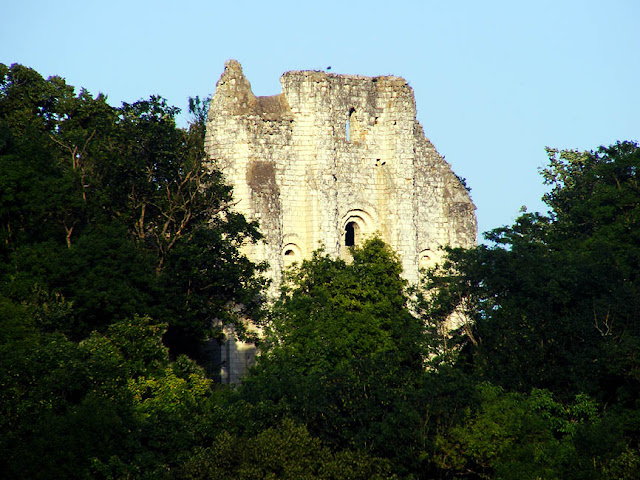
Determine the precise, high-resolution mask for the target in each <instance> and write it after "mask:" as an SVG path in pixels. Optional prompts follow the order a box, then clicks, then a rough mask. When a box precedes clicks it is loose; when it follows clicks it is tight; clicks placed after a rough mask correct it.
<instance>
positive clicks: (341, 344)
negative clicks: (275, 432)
mask: <svg viewBox="0 0 640 480" xmlns="http://www.w3.org/2000/svg"><path fill="white" fill-rule="evenodd" d="M352 255H353V262H352V263H350V264H347V263H345V262H344V261H342V260H337V259H332V258H330V257H328V256H326V255H324V254H323V253H322V252H321V251H320V252H316V253H315V254H314V256H313V257H312V259H311V260H308V261H304V262H303V263H302V265H301V266H300V267H299V268H298V269H295V270H294V271H293V272H292V274H291V283H290V286H289V287H288V288H287V289H285V291H284V292H283V296H282V298H281V299H280V300H279V301H278V302H277V303H276V305H275V306H274V309H273V312H272V314H271V323H270V324H269V328H268V331H267V335H266V339H265V345H264V347H263V349H262V351H261V352H262V353H261V356H260V357H259V359H258V363H257V366H256V368H255V369H253V370H252V371H251V373H250V374H249V376H248V377H247V378H246V380H245V381H244V383H243V387H242V390H241V394H242V396H243V397H244V398H246V399H247V400H248V401H250V402H252V403H254V404H255V403H260V402H272V403H274V404H276V405H279V406H280V408H281V409H283V410H282V411H284V412H289V413H290V414H291V415H292V416H293V417H294V418H295V419H298V420H299V421H302V422H304V423H305V424H306V425H307V426H308V428H309V431H310V432H311V433H312V434H313V435H315V436H318V437H319V438H320V439H321V440H323V441H325V442H327V443H328V444H329V445H331V446H332V447H333V448H337V449H361V450H364V451H365V452H368V453H370V454H372V455H375V456H380V457H384V458H393V459H395V463H396V465H397V466H398V468H400V469H411V468H415V467H416V462H417V454H416V451H417V448H418V445H419V443H420V442H419V438H420V426H421V408H422V407H421V405H420V400H421V399H420V395H421V385H422V382H423V378H424V377H423V375H424V364H423V353H424V350H423V348H424V345H423V328H422V325H421V323H420V321H419V320H417V319H416V318H415V317H414V316H412V315H411V313H410V312H409V311H408V307H407V296H406V293H405V287H406V282H405V281H404V280H403V279H402V278H401V277H400V273H401V271H402V268H401V265H400V263H399V261H398V259H397V257H396V256H395V255H394V254H393V253H392V252H391V251H390V249H389V247H388V246H386V245H385V244H384V243H383V242H382V241H381V240H379V239H377V238H376V239H371V240H369V241H367V242H366V243H365V244H364V245H363V246H362V247H361V248H357V247H356V248H354V249H353V251H352ZM405 471H406V470H405Z"/></svg>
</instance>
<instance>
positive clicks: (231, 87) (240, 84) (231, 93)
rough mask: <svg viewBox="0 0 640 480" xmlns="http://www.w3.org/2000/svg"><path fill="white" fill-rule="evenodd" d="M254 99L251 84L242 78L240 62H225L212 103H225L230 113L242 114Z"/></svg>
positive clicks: (245, 78)
mask: <svg viewBox="0 0 640 480" xmlns="http://www.w3.org/2000/svg"><path fill="white" fill-rule="evenodd" d="M255 99H256V97H255V96H254V94H253V92H252V91H251V83H249V80H247V77H245V76H244V73H243V72H242V65H240V62H238V61H237V60H227V61H226V62H225V63H224V72H222V75H220V79H219V80H218V83H216V92H215V94H214V96H213V99H212V103H219V102H224V103H227V104H229V105H230V106H231V110H232V112H231V113H233V114H244V113H246V111H247V109H249V108H251V106H252V105H253V103H255Z"/></svg>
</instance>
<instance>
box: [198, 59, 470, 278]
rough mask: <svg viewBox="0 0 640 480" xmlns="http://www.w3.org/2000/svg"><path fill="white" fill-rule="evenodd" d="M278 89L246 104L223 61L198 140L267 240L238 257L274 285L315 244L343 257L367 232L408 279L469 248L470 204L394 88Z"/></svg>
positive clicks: (290, 83) (235, 67) (311, 75)
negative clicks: (454, 250)
mask: <svg viewBox="0 0 640 480" xmlns="http://www.w3.org/2000/svg"><path fill="white" fill-rule="evenodd" d="M281 84H282V93H281V94H279V95H275V96H271V97H255V96H254V95H253V93H252V91H251V86H250V84H249V82H248V81H247V79H246V78H245V76H244V75H243V73H242V68H241V66H240V64H239V63H238V62H236V61H234V60H231V61H228V62H227V63H226V65H225V70H224V73H223V74H222V76H221V77H220V80H219V81H218V84H217V88H216V93H215V95H214V97H213V99H212V101H211V107H210V110H209V118H208V123H207V137H206V148H207V152H208V155H209V157H210V159H211V162H212V163H213V164H214V165H216V166H217V167H218V168H220V169H221V170H222V171H223V172H224V174H225V176H226V179H227V181H228V182H229V183H230V184H232V185H233V188H234V198H235V200H236V201H237V202H238V203H237V209H238V210H239V211H241V212H243V213H244V214H245V215H246V216H247V217H248V218H249V219H252V220H253V219H256V220H258V221H259V222H260V225H261V229H262V232H263V233H264V235H265V239H266V242H264V243H262V244H260V245H256V246H252V247H250V251H249V252H248V253H249V255H250V256H251V258H253V259H254V260H256V261H262V260H267V261H268V262H269V264H270V265H271V272H270V274H271V275H272V277H273V279H274V284H275V285H278V284H279V283H280V281H281V278H282V271H283V268H284V267H286V266H287V265H288V264H290V263H292V262H293V261H297V260H300V259H302V258H305V257H308V256H309V255H310V254H311V252H312V251H313V250H315V249H317V248H318V247H320V246H321V245H324V247H325V249H326V251H327V252H328V253H330V254H333V255H336V256H342V257H344V258H348V249H347V248H346V246H345V243H347V244H348V243H351V240H350V238H353V241H354V242H355V243H358V242H359V241H361V240H362V239H363V238H364V237H365V236H366V235H369V234H373V233H376V232H377V233H378V234H379V235H380V236H381V238H382V239H383V240H384V241H386V242H387V243H389V244H390V245H391V247H392V248H393V249H394V250H395V251H396V252H398V254H399V255H400V258H401V260H402V265H403V268H404V275H405V277H406V278H407V279H408V280H409V281H411V282H416V281H417V280H418V269H419V267H422V266H428V265H429V264H430V263H432V262H433V261H434V260H435V259H436V258H437V256H438V247H440V246H442V245H452V246H465V247H469V246H472V245H474V244H475V242H476V230H477V227H476V218H475V213H474V211H475V207H474V205H473V203H472V201H471V199H470V197H469V195H468V192H467V191H466V189H465V188H464V187H463V186H462V185H461V184H460V182H459V180H458V179H457V177H456V176H455V175H454V174H453V172H452V171H451V168H450V166H449V165H448V164H447V163H446V162H445V161H444V159H443V158H442V157H441V156H440V155H439V154H438V152H437V151H436V149H435V148H434V147H433V145H432V144H431V142H430V141H429V140H427V138H426V137H425V135H424V132H423V129H422V127H421V126H420V124H419V123H418V122H417V121H416V106H415V100H414V96H413V90H412V89H411V87H410V86H409V85H408V84H407V82H406V81H405V80H404V79H402V78H399V77H392V76H385V77H363V76H353V75H335V74H328V73H325V72H317V71H293V72H287V73H285V74H284V75H283V76H282V78H281ZM348 230H351V231H349V233H347V231H348Z"/></svg>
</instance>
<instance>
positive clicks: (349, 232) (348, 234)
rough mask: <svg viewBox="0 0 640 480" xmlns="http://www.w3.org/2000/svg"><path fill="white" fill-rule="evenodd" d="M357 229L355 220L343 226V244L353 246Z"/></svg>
mask: <svg viewBox="0 0 640 480" xmlns="http://www.w3.org/2000/svg"><path fill="white" fill-rule="evenodd" d="M357 231H358V224H357V223H356V222H349V223H347V226H346V227H345V228H344V246H345V247H353V246H354V245H355V244H356V233H357Z"/></svg>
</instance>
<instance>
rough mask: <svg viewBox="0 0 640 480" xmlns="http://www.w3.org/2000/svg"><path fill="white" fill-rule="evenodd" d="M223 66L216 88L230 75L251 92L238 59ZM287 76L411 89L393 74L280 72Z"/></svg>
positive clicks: (403, 80)
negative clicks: (382, 81) (388, 85)
mask: <svg viewBox="0 0 640 480" xmlns="http://www.w3.org/2000/svg"><path fill="white" fill-rule="evenodd" d="M224 67H225V68H224V71H223V72H222V75H221V76H220V79H219V80H218V83H217V84H216V89H217V88H219V87H220V86H221V85H224V83H225V82H226V81H227V80H228V79H229V78H228V77H230V78H235V79H238V80H244V81H243V82H242V83H244V85H243V86H244V87H245V88H247V89H248V90H249V91H250V92H252V93H253V91H252V89H251V83H250V82H249V80H248V79H247V77H246V75H245V74H244V71H243V70H242V65H241V64H240V62H239V61H237V60H234V59H230V60H227V61H226V62H225V63H224ZM288 76H303V77H310V78H314V79H323V78H324V79H334V78H335V79H348V80H364V81H371V82H376V81H380V80H384V81H388V82H394V83H399V84H402V85H406V86H407V87H408V88H410V89H411V86H410V85H409V82H407V80H405V79H404V78H403V77H398V76H395V75H376V76H372V77H370V76H366V75H346V74H341V73H330V72H325V71H323V70H289V71H286V72H284V73H283V74H282V77H288ZM278 95H279V94H275V95H267V96H265V97H256V98H269V97H275V96H278Z"/></svg>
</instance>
